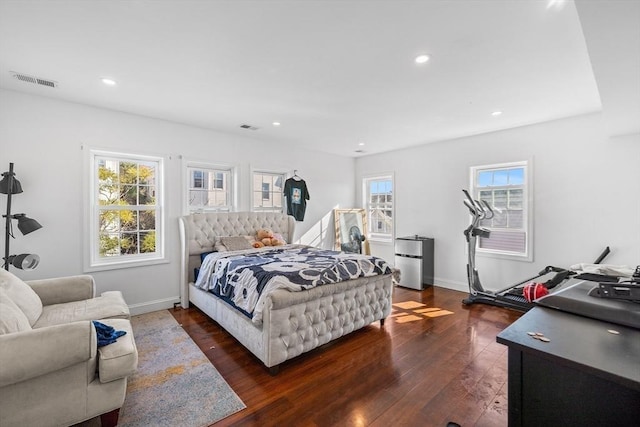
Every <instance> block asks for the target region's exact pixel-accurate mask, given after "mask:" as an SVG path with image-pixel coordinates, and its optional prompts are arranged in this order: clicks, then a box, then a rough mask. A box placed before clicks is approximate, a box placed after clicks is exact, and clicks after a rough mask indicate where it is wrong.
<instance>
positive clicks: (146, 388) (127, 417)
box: [118, 310, 246, 427]
mask: <svg viewBox="0 0 640 427" xmlns="http://www.w3.org/2000/svg"><path fill="white" fill-rule="evenodd" d="M131 322H132V326H133V332H134V337H135V341H136V346H137V347H138V356H139V359H138V370H137V372H136V373H135V374H134V375H133V376H132V377H130V378H129V383H128V386H127V395H126V398H125V402H124V406H123V407H122V409H121V410H120V419H119V422H118V426H122V427H134V426H145V427H148V426H158V427H160V426H178V425H179V426H183V427H202V426H209V425H211V424H213V423H215V422H216V421H219V420H221V419H223V418H225V417H228V416H229V415H231V414H234V413H236V412H238V411H240V410H242V409H244V408H246V406H245V405H244V403H243V402H242V401H241V400H240V398H239V397H238V396H237V395H236V394H235V392H234V391H233V390H232V389H231V387H229V385H228V384H227V382H226V381H225V380H224V378H222V376H221V375H220V373H219V372H218V371H217V370H216V369H215V367H214V366H213V365H212V364H211V362H210V361H209V360H208V359H207V358H206V356H205V355H204V354H203V353H202V351H201V350H200V349H199V348H198V346H197V345H196V344H195V343H194V342H193V341H192V340H191V338H189V336H188V335H187V333H186V332H185V331H184V330H183V329H182V328H181V327H180V325H179V324H178V322H176V320H175V319H174V318H173V316H172V315H171V313H169V312H168V311H167V310H162V311H156V312H153V313H146V314H142V315H139V316H133V317H132V318H131Z"/></svg>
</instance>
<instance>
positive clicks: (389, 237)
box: [362, 173, 396, 243]
mask: <svg viewBox="0 0 640 427" xmlns="http://www.w3.org/2000/svg"><path fill="white" fill-rule="evenodd" d="M373 181H391V195H392V198H391V206H390V207H389V208H390V210H391V232H390V233H376V232H373V231H372V227H373V226H374V222H375V221H374V219H373V218H372V216H371V213H372V208H371V203H370V201H371V197H370V188H371V185H370V184H371V182H373ZM395 186H396V184H395V174H393V173H384V174H377V175H371V176H365V177H363V178H362V206H364V209H365V213H366V216H367V230H366V233H367V239H369V240H371V241H372V242H383V243H391V242H393V238H394V235H395V230H396V224H395V221H396V220H395V218H396V212H395V211H396V200H395V194H396V191H395Z"/></svg>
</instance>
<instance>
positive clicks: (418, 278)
mask: <svg viewBox="0 0 640 427" xmlns="http://www.w3.org/2000/svg"><path fill="white" fill-rule="evenodd" d="M395 254H396V257H395V267H396V268H397V269H399V270H400V283H399V284H398V285H399V286H403V287H405V288H411V289H418V290H422V289H425V288H427V287H428V286H431V285H433V273H434V272H433V263H434V241H433V239H432V238H430V237H422V236H417V235H415V236H410V237H398V238H396V242H395Z"/></svg>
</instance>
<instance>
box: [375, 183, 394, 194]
mask: <svg viewBox="0 0 640 427" xmlns="http://www.w3.org/2000/svg"><path fill="white" fill-rule="evenodd" d="M391 190H392V186H391V181H371V189H370V191H371V194H388V193H391Z"/></svg>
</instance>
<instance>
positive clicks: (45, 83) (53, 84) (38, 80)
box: [11, 71, 58, 87]
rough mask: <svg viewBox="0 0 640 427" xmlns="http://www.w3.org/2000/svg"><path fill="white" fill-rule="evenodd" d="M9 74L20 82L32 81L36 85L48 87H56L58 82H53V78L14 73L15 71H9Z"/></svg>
mask: <svg viewBox="0 0 640 427" xmlns="http://www.w3.org/2000/svg"><path fill="white" fill-rule="evenodd" d="M11 74H12V75H13V77H14V78H16V79H18V80H20V81H21V82H27V83H33V84H36V85H41V86H48V87H58V82H54V81H53V80H47V79H43V78H40V77H34V76H29V75H27V74H21V73H16V72H15V71H11Z"/></svg>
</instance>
